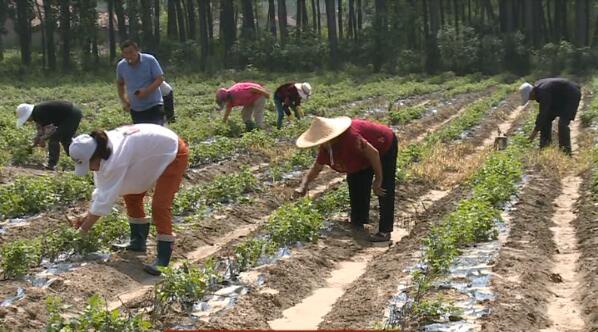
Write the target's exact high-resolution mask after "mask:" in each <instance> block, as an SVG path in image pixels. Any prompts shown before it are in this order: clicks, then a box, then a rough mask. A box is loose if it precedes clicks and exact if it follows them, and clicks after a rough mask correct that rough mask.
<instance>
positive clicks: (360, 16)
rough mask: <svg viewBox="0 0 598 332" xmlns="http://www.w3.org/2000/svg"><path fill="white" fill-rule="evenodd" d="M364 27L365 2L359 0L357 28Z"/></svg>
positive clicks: (359, 29)
mask: <svg viewBox="0 0 598 332" xmlns="http://www.w3.org/2000/svg"><path fill="white" fill-rule="evenodd" d="M362 29H363V3H362V2H361V0H357V30H358V31H361V30H362Z"/></svg>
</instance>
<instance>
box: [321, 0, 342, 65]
mask: <svg viewBox="0 0 598 332" xmlns="http://www.w3.org/2000/svg"><path fill="white" fill-rule="evenodd" d="M324 2H325V3H326V21H327V24H328V44H329V45H330V66H331V67H332V68H337V67H338V64H339V62H340V61H339V60H340V59H338V37H337V35H336V17H335V16H336V15H335V8H334V0H325V1H324Z"/></svg>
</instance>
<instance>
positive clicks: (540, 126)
mask: <svg viewBox="0 0 598 332" xmlns="http://www.w3.org/2000/svg"><path fill="white" fill-rule="evenodd" d="M519 92H520V93H521V98H522V103H523V104H525V103H527V101H528V100H535V101H537V102H538V103H539V104H540V112H539V113H538V116H537V117H536V126H535V127H534V130H533V131H532V133H531V134H530V136H529V139H530V141H532V140H534V139H535V138H536V135H537V134H538V131H539V132H540V148H544V147H546V146H548V145H550V143H551V141H552V121H554V119H555V118H557V117H558V118H559V125H558V128H559V131H558V133H559V147H560V148H561V149H562V150H563V151H564V152H565V153H567V154H569V155H570V154H571V131H570V129H569V123H570V122H571V121H573V120H575V115H576V114H577V108H578V107H579V101H580V99H581V89H580V87H579V85H578V84H577V83H574V82H571V81H569V80H566V79H564V78H545V79H541V80H539V81H537V82H536V83H535V84H534V85H531V84H529V83H523V84H522V85H521V86H520V87H519Z"/></svg>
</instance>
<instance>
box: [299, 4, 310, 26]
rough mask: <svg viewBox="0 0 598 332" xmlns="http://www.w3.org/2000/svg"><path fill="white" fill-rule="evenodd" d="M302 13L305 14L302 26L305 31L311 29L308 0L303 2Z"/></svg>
mask: <svg viewBox="0 0 598 332" xmlns="http://www.w3.org/2000/svg"><path fill="white" fill-rule="evenodd" d="M301 7H302V9H301V12H302V13H303V17H302V22H301V26H302V27H303V30H304V31H307V30H308V29H309V15H308V14H307V3H306V0H301Z"/></svg>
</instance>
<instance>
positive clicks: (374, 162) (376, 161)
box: [357, 139, 386, 196]
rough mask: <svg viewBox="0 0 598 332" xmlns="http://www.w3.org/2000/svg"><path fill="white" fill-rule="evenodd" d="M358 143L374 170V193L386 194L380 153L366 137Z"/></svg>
mask: <svg viewBox="0 0 598 332" xmlns="http://www.w3.org/2000/svg"><path fill="white" fill-rule="evenodd" d="M357 144H359V145H360V146H359V149H360V150H361V151H363V154H364V155H365V157H366V159H367V160H368V161H369V162H370V165H371V166H372V169H373V170H374V183H373V184H372V189H373V190H374V193H375V194H376V195H378V196H384V195H386V191H385V190H384V189H382V163H381V162H380V153H379V152H378V150H377V149H376V148H375V147H373V146H372V145H371V144H370V143H368V142H367V141H366V140H364V139H361V141H360V142H358V143H357Z"/></svg>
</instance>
